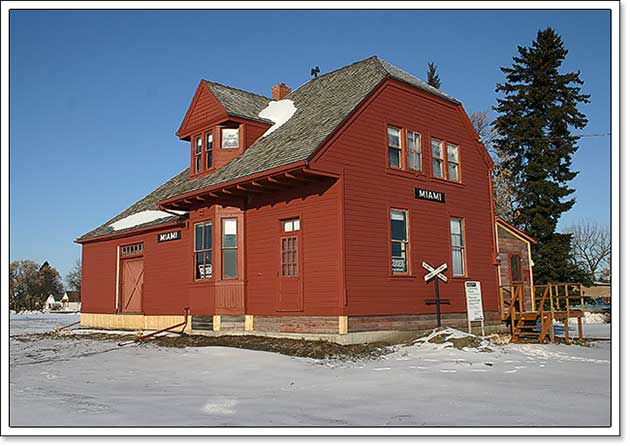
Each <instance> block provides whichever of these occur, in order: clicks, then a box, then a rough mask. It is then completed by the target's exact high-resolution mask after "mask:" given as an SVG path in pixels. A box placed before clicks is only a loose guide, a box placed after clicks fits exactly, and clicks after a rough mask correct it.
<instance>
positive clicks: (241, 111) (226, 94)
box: [205, 81, 273, 124]
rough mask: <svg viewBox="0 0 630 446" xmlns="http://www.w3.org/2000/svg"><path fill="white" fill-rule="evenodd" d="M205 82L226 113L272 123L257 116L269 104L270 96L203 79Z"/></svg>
mask: <svg viewBox="0 0 630 446" xmlns="http://www.w3.org/2000/svg"><path fill="white" fill-rule="evenodd" d="M205 83H206V85H207V86H208V88H210V91H212V94H213V95H214V96H215V97H216V98H217V99H218V101H219V102H220V103H221V105H222V106H223V108H224V109H225V111H226V112H227V114H228V115H230V116H237V117H239V118H245V119H253V120H255V121H262V122H267V123H270V124H273V122H271V121H269V120H268V119H263V118H261V117H259V116H258V113H260V112H261V111H262V110H263V109H264V108H265V107H266V106H267V105H268V104H269V101H271V98H268V97H266V96H261V95H259V94H255V93H250V92H249V91H245V90H239V89H238V88H233V87H228V86H227V85H222V84H218V83H216V82H211V81H205Z"/></svg>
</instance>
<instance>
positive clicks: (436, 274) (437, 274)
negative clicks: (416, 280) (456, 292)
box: [422, 262, 448, 327]
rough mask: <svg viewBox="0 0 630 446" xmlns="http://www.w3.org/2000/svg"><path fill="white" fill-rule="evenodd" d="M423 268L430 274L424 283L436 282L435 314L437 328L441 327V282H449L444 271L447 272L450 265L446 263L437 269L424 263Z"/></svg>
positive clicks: (426, 275) (426, 276)
mask: <svg viewBox="0 0 630 446" xmlns="http://www.w3.org/2000/svg"><path fill="white" fill-rule="evenodd" d="M422 267H423V268H424V269H426V270H427V271H428V273H427V274H425V276H424V281H425V282H428V281H430V280H433V281H434V282H435V314H436V317H437V326H438V327H441V326H442V315H441V313H440V280H443V281H444V282H448V279H447V278H446V276H445V275H444V274H442V271H445V270H446V269H447V268H448V265H447V264H446V263H442V264H441V265H440V266H438V267H437V268H436V267H433V266H431V265H429V264H428V263H426V262H422ZM438 279H439V280H438ZM432 303H433V302H432Z"/></svg>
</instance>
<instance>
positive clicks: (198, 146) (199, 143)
mask: <svg viewBox="0 0 630 446" xmlns="http://www.w3.org/2000/svg"><path fill="white" fill-rule="evenodd" d="M201 146H202V141H201V136H197V137H196V138H195V172H196V173H198V172H201V156H202V152H201Z"/></svg>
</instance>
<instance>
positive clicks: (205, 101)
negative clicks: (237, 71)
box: [177, 81, 227, 138]
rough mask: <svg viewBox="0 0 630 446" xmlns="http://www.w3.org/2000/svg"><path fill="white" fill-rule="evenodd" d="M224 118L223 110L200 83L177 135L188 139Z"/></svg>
mask: <svg viewBox="0 0 630 446" xmlns="http://www.w3.org/2000/svg"><path fill="white" fill-rule="evenodd" d="M224 118H227V114H226V112H225V109H224V108H223V106H222V105H221V103H220V102H219V101H218V100H217V98H215V97H214V95H213V94H212V93H211V91H210V89H209V88H208V86H207V85H206V84H205V82H204V81H201V83H200V84H199V86H198V87H197V91H196V92H195V96H194V97H193V100H192V102H191V104H190V106H189V108H188V112H187V113H186V117H185V118H184V121H183V122H182V125H181V127H180V129H179V131H178V132H177V134H178V135H179V136H180V138H187V137H190V136H191V134H192V133H194V132H198V131H200V130H202V129H203V128H204V127H205V126H206V125H207V124H209V123H211V122H217V121H220V120H222V119H224Z"/></svg>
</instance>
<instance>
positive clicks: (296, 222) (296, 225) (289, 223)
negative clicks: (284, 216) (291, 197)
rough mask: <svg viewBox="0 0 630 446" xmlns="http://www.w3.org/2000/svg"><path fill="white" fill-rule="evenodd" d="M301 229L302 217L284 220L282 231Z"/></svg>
mask: <svg viewBox="0 0 630 446" xmlns="http://www.w3.org/2000/svg"><path fill="white" fill-rule="evenodd" d="M299 230H300V219H299V218H293V219H291V220H285V221H283V222H282V231H283V232H293V231H299Z"/></svg>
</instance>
